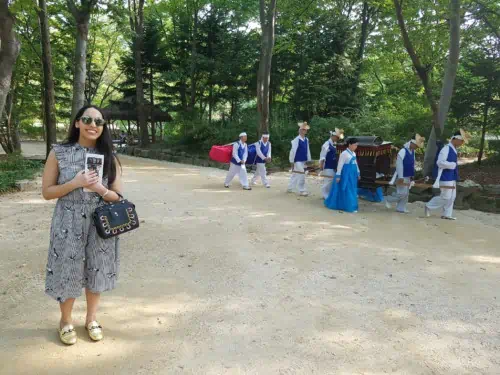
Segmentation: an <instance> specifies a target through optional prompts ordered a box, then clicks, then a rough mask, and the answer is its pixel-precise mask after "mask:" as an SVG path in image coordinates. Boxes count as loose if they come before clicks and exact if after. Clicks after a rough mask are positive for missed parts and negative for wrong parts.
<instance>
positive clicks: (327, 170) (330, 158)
mask: <svg viewBox="0 0 500 375" xmlns="http://www.w3.org/2000/svg"><path fill="white" fill-rule="evenodd" d="M343 138H344V130H342V129H335V131H331V132H330V139H329V140H328V141H326V142H325V143H324V144H323V146H322V147H321V152H320V154H319V167H320V169H321V175H322V176H324V179H325V180H324V181H323V186H322V187H321V194H322V195H323V199H326V198H328V195H329V194H330V190H331V189H332V185H333V178H334V177H335V170H336V169H337V163H338V160H337V148H336V147H335V145H336V144H337V142H338V141H339V140H341V139H343Z"/></svg>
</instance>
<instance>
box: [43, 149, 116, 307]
mask: <svg viewBox="0 0 500 375" xmlns="http://www.w3.org/2000/svg"><path fill="white" fill-rule="evenodd" d="M53 150H54V152H55V155H56V159H57V163H58V166H59V177H58V180H57V183H58V184H59V185H62V184H64V183H66V182H69V181H71V180H72V179H73V178H74V177H75V175H76V174H77V173H78V172H80V171H82V170H84V169H85V154H86V153H87V152H89V153H98V152H97V150H95V149H87V148H84V147H82V146H80V145H79V144H70V145H54V147H53ZM102 183H103V185H104V186H107V178H106V177H105V178H103V182H102ZM102 204H104V203H103V202H102V200H100V196H99V195H98V194H97V193H86V192H84V191H83V188H78V189H75V190H73V191H71V192H70V193H68V194H67V195H65V196H64V197H61V198H59V199H58V201H57V203H56V207H55V209H54V215H53V217H52V225H51V229H50V246H49V255H48V261H47V271H46V278H45V293H47V294H48V295H49V296H51V297H53V298H54V299H56V300H57V301H59V302H64V301H65V300H66V299H68V298H76V297H79V296H80V295H81V294H82V288H87V289H89V290H90V291H91V292H93V293H102V292H105V291H107V290H111V289H113V288H114V287H115V283H116V280H117V277H118V268H119V239H118V237H114V238H109V239H102V238H101V237H99V235H98V234H97V232H96V228H95V225H94V222H93V219H92V214H93V213H94V210H95V208H96V207H97V206H99V205H102Z"/></svg>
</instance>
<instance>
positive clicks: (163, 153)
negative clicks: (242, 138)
mask: <svg viewBox="0 0 500 375" xmlns="http://www.w3.org/2000/svg"><path fill="white" fill-rule="evenodd" d="M118 152H119V153H122V154H125V155H130V156H138V157H141V158H148V159H156V160H164V161H169V162H172V163H181V164H190V165H197V166H200V167H211V168H219V169H225V170H228V169H229V165H228V164H222V163H217V162H215V161H212V160H209V159H208V155H207V157H206V158H202V157H199V156H192V155H189V154H188V153H187V152H184V151H174V150H171V149H168V148H165V149H156V150H155V149H151V150H150V149H141V148H139V147H135V146H127V147H124V148H120V149H118Z"/></svg>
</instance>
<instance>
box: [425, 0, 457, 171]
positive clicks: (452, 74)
mask: <svg viewBox="0 0 500 375" xmlns="http://www.w3.org/2000/svg"><path fill="white" fill-rule="evenodd" d="M459 58H460V0H451V3H450V46H449V52H448V61H447V63H446V68H445V69H446V70H445V73H444V78H443V87H442V89H441V97H440V100H439V108H438V126H437V127H434V128H433V129H432V130H431V135H430V137H429V141H428V142H427V147H426V149H425V156H424V176H430V175H431V174H432V170H433V168H434V160H435V157H436V152H437V145H436V140H437V139H441V137H442V134H443V131H444V127H445V123H446V119H447V117H448V111H449V109H450V105H451V98H452V96H453V87H454V85H455V78H456V76H457V70H458V61H459Z"/></svg>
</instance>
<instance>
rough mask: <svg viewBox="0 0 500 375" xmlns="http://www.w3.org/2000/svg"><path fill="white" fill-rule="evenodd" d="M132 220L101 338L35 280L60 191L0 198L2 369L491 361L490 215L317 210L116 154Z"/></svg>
mask: <svg viewBox="0 0 500 375" xmlns="http://www.w3.org/2000/svg"><path fill="white" fill-rule="evenodd" d="M122 161H123V163H124V165H125V170H124V180H125V184H126V191H127V195H128V197H129V198H130V199H131V200H132V201H134V202H135V203H136V204H137V206H138V212H139V214H140V216H141V219H143V220H144V222H143V223H142V227H141V228H140V229H139V230H138V231H136V232H134V233H133V234H129V235H125V236H124V237H123V239H122V242H121V243H122V247H121V255H122V261H121V264H122V270H121V274H120V283H119V287H118V288H117V289H116V290H114V291H113V292H111V293H108V294H106V295H104V298H103V303H102V308H101V310H100V316H99V317H100V321H101V323H102V325H103V326H104V328H105V334H106V338H105V340H104V341H102V342H100V343H91V342H90V341H89V340H88V339H87V337H86V335H85V332H84V329H83V327H82V324H83V319H84V301H83V300H81V299H80V300H79V301H77V304H76V310H75V314H74V319H75V323H76V325H77V326H78V329H77V330H78V334H79V337H80V341H79V342H78V344H77V345H75V346H73V347H63V346H62V345H61V344H59V342H58V339H57V336H56V330H55V327H56V325H57V321H58V307H57V305H56V303H55V302H54V301H52V300H50V299H49V298H48V297H46V296H45V295H44V294H43V288H44V274H45V261H46V257H47V245H48V234H49V225H50V218H51V214H52V210H53V206H54V202H45V201H44V200H42V199H41V197H40V193H39V192H38V191H33V192H27V193H22V194H21V193H19V194H13V195H9V196H3V197H0V206H1V207H2V208H1V211H0V235H1V236H0V244H1V246H0V317H1V319H0V373H1V374H2V375H3V374H6V375H10V374H30V375H34V374H50V375H59V374H61V375H62V374H70V373H71V374H75V375H76V374H85V375H88V374H106V375H111V374H120V375H123V374H125V375H128V374H148V375H149V374H169V375H170V374H312V373H314V374H336V375H343V374H345V375H348V374H385V373H391V374H453V375H460V374H499V373H500V363H499V362H500V359H499V357H498V353H499V350H500V336H499V328H500V292H499V287H498V286H499V282H500V246H499V245H498V244H499V243H500V231H499V229H500V217H499V216H495V215H488V214H485V213H478V212H474V211H464V212H458V213H457V216H458V219H459V221H457V222H449V221H442V220H440V219H438V218H437V217H434V218H431V219H423V218H421V217H419V215H421V213H422V208H421V206H418V205H416V204H415V205H411V208H412V209H413V210H414V211H415V212H416V213H414V214H412V215H409V216H402V215H399V214H396V213H389V212H387V211H386V210H385V209H384V208H382V206H381V205H377V204H368V203H366V204H365V203H364V204H362V206H361V212H360V213H359V214H357V215H354V214H341V213H338V212H335V211H330V210H327V209H325V208H324V207H323V204H322V200H321V199H320V198H319V185H317V183H314V184H313V186H312V188H313V189H312V190H313V193H314V194H313V196H311V197H309V198H298V197H296V196H293V195H289V194H285V193H284V191H285V187H286V177H285V176H273V178H272V183H273V188H272V189H270V190H267V189H264V188H262V187H260V186H258V187H257V188H255V189H254V190H253V191H251V192H246V191H242V190H240V189H238V188H237V186H236V184H234V185H233V187H232V188H231V189H230V190H225V189H223V188H222V182H223V176H224V172H222V171H220V170H214V169H208V168H197V167H189V166H182V165H176V164H170V163H164V162H158V161H151V160H145V159H134V158H128V157H122Z"/></svg>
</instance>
